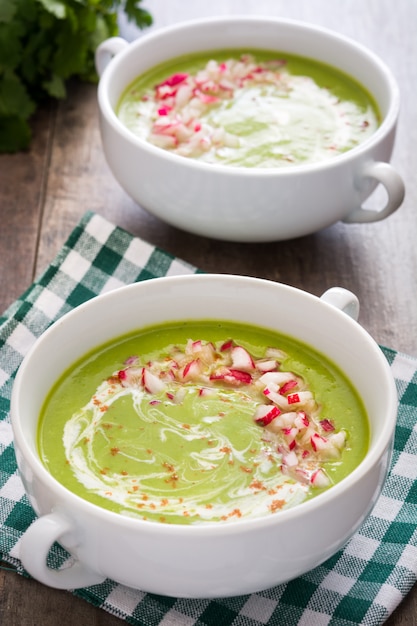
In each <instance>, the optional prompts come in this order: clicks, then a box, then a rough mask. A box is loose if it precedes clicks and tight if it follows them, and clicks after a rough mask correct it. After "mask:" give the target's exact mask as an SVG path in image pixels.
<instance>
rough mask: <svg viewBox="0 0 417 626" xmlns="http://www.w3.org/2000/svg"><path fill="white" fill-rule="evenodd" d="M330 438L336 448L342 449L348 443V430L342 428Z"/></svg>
mask: <svg viewBox="0 0 417 626" xmlns="http://www.w3.org/2000/svg"><path fill="white" fill-rule="evenodd" d="M329 440H330V441H331V443H332V445H333V446H335V448H337V449H338V450H342V449H343V448H344V447H345V444H346V432H345V431H344V430H340V431H339V432H338V433H333V434H332V435H330V436H329Z"/></svg>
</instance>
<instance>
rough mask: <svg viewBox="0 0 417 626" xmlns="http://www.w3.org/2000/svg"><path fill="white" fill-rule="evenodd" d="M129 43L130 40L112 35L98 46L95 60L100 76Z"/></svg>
mask: <svg viewBox="0 0 417 626" xmlns="http://www.w3.org/2000/svg"><path fill="white" fill-rule="evenodd" d="M128 45H129V44H128V42H127V41H126V40H125V39H122V38H121V37H110V38H109V39H106V40H105V41H103V42H102V43H101V44H100V45H99V46H98V47H97V49H96V52H95V56H94V60H95V66H96V70H97V74H98V75H99V77H100V76H101V75H102V74H103V72H104V70H105V69H106V67H107V66H108V64H109V63H110V61H111V60H112V58H113V57H114V56H115V55H116V54H118V53H119V52H121V51H122V50H124V49H125V48H126V47H127V46H128Z"/></svg>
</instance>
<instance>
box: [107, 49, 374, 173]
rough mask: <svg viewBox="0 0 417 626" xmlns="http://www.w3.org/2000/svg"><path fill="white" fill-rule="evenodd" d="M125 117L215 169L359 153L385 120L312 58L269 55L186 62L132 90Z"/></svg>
mask: <svg viewBox="0 0 417 626" xmlns="http://www.w3.org/2000/svg"><path fill="white" fill-rule="evenodd" d="M117 115H118V116H119V118H120V120H121V121H122V122H123V124H125V126H127V127H128V128H129V129H130V130H131V131H132V132H133V133H134V134H135V135H137V136H138V137H140V138H142V139H144V140H146V141H149V142H151V143H153V144H154V145H157V146H159V147H161V148H164V149H167V150H169V151H171V152H174V153H175V154H179V155H182V156H186V157H191V158H194V159H198V160H201V161H204V162H207V163H219V164H225V165H231V166H243V167H261V168H270V167H283V166H290V165H292V164H300V163H316V162H320V161H323V160H326V159H329V158H331V157H334V156H337V155H338V154H341V153H343V152H346V151H347V150H350V149H352V148H354V147H355V146H357V145H358V144H360V143H361V142H363V141H364V140H365V139H367V138H368V137H369V136H370V135H372V134H373V133H374V132H375V130H376V128H377V127H378V125H379V123H380V116H379V112H378V109H377V106H376V104H375V102H374V101H373V98H372V97H371V96H370V94H369V93H368V92H367V90H366V89H365V88H364V87H363V86H361V85H359V84H358V83H357V82H356V81H355V80H354V79H352V78H350V77H349V76H347V75H345V74H344V73H342V72H341V71H339V70H337V69H335V68H333V67H330V66H328V65H325V64H322V63H319V62H316V61H314V60H311V59H307V58H303V57H298V56H294V55H289V54H285V53H281V52H271V51H264V50H263V51H262V50H254V51H253V50H252V51H249V52H248V51H241V50H225V51H223V52H220V51H217V52H211V53H204V54H196V55H189V56H187V57H180V58H177V59H174V60H172V61H170V62H169V63H165V64H163V65H159V66H157V67H155V68H153V69H151V70H148V71H147V72H146V73H144V74H143V75H141V76H139V77H138V78H137V80H135V81H134V82H133V83H132V84H131V85H129V87H128V88H127V89H126V90H125V92H124V94H123V95H122V97H121V100H120V102H119V104H118V107H117Z"/></svg>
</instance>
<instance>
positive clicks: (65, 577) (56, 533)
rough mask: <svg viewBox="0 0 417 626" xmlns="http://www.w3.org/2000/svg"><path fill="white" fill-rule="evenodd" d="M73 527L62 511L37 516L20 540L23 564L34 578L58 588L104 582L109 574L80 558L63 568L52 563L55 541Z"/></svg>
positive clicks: (71, 587)
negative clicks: (54, 566) (49, 559)
mask: <svg viewBox="0 0 417 626" xmlns="http://www.w3.org/2000/svg"><path fill="white" fill-rule="evenodd" d="M71 530H72V524H71V522H70V521H69V520H67V519H66V518H64V517H62V516H61V515H59V514H58V513H50V514H49V515H44V516H42V517H39V518H38V519H37V520H35V521H34V522H33V523H32V524H31V525H30V526H29V528H28V529H27V531H26V532H25V534H24V535H23V537H22V539H21V541H20V546H19V549H20V552H19V557H20V560H21V561H22V564H23V567H24V568H25V569H26V570H27V571H28V572H29V574H30V575H31V576H33V578H36V580H39V581H40V582H41V583H43V584H44V585H48V586H49V587H55V588H56V589H76V588H79V587H88V586H90V585H98V584H99V583H102V582H103V581H104V580H105V576H102V575H101V574H98V573H97V572H93V571H92V570H89V569H88V568H87V567H85V566H84V565H82V563H80V561H74V562H73V564H72V565H70V566H69V567H66V568H65V569H62V570H54V569H51V568H50V567H48V565H47V557H48V554H49V551H50V549H51V547H52V545H53V543H54V542H55V541H57V540H58V539H59V538H60V537H62V535H64V534H65V533H68V532H69V531H71Z"/></svg>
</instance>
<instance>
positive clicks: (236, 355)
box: [231, 346, 255, 371]
mask: <svg viewBox="0 0 417 626" xmlns="http://www.w3.org/2000/svg"><path fill="white" fill-rule="evenodd" d="M231 356H232V364H233V367H234V368H235V369H238V370H243V371H249V370H253V369H254V368H255V363H254V362H253V359H252V357H251V355H250V354H249V352H248V351H247V350H245V348H242V346H234V347H233V348H232V353H231Z"/></svg>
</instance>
